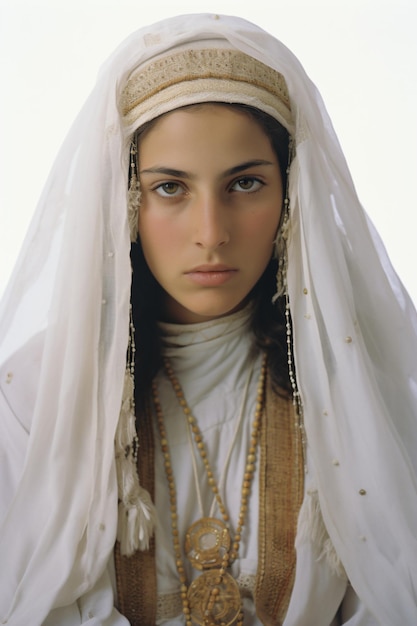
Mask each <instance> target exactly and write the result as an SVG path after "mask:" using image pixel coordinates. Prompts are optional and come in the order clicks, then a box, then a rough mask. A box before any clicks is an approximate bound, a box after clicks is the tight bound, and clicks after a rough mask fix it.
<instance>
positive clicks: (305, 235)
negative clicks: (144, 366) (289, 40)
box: [0, 15, 417, 626]
mask: <svg viewBox="0 0 417 626" xmlns="http://www.w3.org/2000/svg"><path fill="white" fill-rule="evenodd" d="M213 36H214V37H220V38H226V39H227V40H229V41H230V43H231V44H232V45H234V46H235V47H236V48H237V49H240V50H242V51H243V52H245V53H246V54H249V55H251V56H253V57H255V58H257V59H258V60H260V61H262V62H263V63H265V64H266V65H269V66H271V67H273V68H274V69H276V70H277V71H279V72H280V73H282V74H283V75H284V76H285V78H286V81H287V85H288V90H289V93H290V98H291V105H292V111H293V115H294V123H295V140H296V151H297V157H296V159H295V161H294V162H293V165H292V171H291V175H290V198H291V207H292V208H291V211H292V214H291V231H290V241H289V272H288V283H289V296H290V303H291V314H292V320H293V325H294V353H295V361H296V367H297V375H298V384H299V388H300V391H301V395H302V398H303V403H304V419H305V426H306V432H307V438H308V444H309V454H310V455H311V460H312V464H313V466H314V470H315V475H316V477H317V486H318V491H319V497H320V504H321V508H322V512H323V517H324V521H325V524H326V527H327V529H328V532H329V534H330V537H331V539H332V542H333V544H334V546H335V549H336V551H337V553H338V555H339V556H340V558H341V560H342V562H343V565H344V567H345V569H346V572H347V574H348V577H349V579H350V580H351V582H352V584H353V586H354V588H355V590H356V592H357V594H358V595H359V597H360V598H361V599H362V600H363V601H364V603H365V604H366V605H367V606H368V608H369V610H370V611H371V612H372V613H373V614H374V615H375V616H376V618H377V619H378V620H379V621H380V623H381V624H386V625H392V624H411V623H414V622H415V621H416V620H417V536H416V535H417V531H416V527H417V479H416V475H417V454H416V451H417V415H416V412H417V357H416V354H417V341H416V329H417V321H416V314H415V311H414V308H413V306H412V304H411V301H410V299H409V297H408V295H407V294H406V292H405V290H404V289H403V287H402V285H401V283H400V281H399V280H398V278H397V276H396V274H395V273H394V271H393V269H392V268H391V265H390V262H389V260H388V258H387V255H386V253H385V250H384V248H383V246H382V244H381V242H380V240H379V238H378V236H377V234H376V233H375V230H374V229H373V227H372V225H371V224H370V223H369V220H368V219H367V217H366V216H365V214H364V212H363V210H362V208H361V206H360V203H359V201H358V199H357V196H356V193H355V189H354V186H353V183H352V181H351V178H350V175H349V172H348V169H347V166H346V163H345V160H344V157H343V155H342V152H341V150H340V147H339V144H338V141H337V139H336V137H335V134H334V132H333V129H332V126H331V122H330V120H329V118H328V116H327V113H326V111H325V108H324V106H323V104H322V101H321V98H320V96H319V94H318V93H317V91H316V89H315V87H314V85H313V84H312V83H311V82H310V80H309V79H308V78H307V76H306V75H305V73H304V71H303V70H302V68H301V66H300V64H299V63H298V61H297V60H296V59H295V58H294V56H293V55H292V53H291V52H289V51H288V50H287V49H286V48H285V46H283V45H282V44H281V43H279V42H278V41H277V40H275V39H274V38H273V37H272V36H270V35H268V34H266V33H265V32H264V31H262V30H261V29H259V28H257V27H256V26H254V25H252V24H250V23H248V22H246V21H244V20H241V19H237V18H231V17H223V16H220V17H219V16H213V15H191V16H184V17H178V18H174V19H169V20H166V21H163V22H161V23H160V24H158V25H154V26H152V27H149V28H145V29H143V30H140V31H138V32H137V33H134V34H133V35H132V36H131V37H129V38H128V39H127V40H126V41H125V42H124V43H123V44H122V45H121V46H120V47H119V48H118V49H117V50H116V51H115V53H114V54H113V55H112V57H111V58H110V59H109V60H108V61H107V63H106V64H105V65H104V67H103V68H102V70H101V73H100V75H99V78H98V81H97V85H96V87H95V89H94V90H93V92H92V94H91V96H90V98H89V99H88V100H87V102H86V104H85V106H84V108H83V109H82V111H81V113H80V114H79V117H78V118H77V120H76V121H75V123H74V125H73V127H72V128H71V130H70V132H69V134H68V136H67V139H66V141H65V143H64V145H63V147H62V149H61V151H60V153H59V155H58V157H57V160H56V162H55V165H54V167H53V169H52V172H51V175H50V177H49V180H48V182H47V185H46V188H45V190H44V193H43V196H42V198H41V200H40V203H39V206H38V208H37V211H36V214H35V217H34V219H33V221H32V224H31V226H30V229H29V232H28V235H27V237H26V240H25V243H24V246H23V249H22V252H21V255H20V258H19V260H18V263H17V266H16V268H15V271H14V274H13V276H12V278H11V281H10V283H9V286H8V288H7V290H6V293H5V295H4V298H3V301H2V305H1V311H0V346H1V347H0V368H1V369H2V371H4V372H8V373H9V374H8V378H7V381H6V382H4V380H3V379H2V382H1V389H2V392H3V394H0V402H1V403H2V404H1V411H2V415H1V418H0V441H1V443H0V445H1V451H0V454H1V457H0V459H1V462H2V463H3V465H4V468H5V469H4V471H3V468H2V469H1V471H2V472H3V477H4V481H3V482H4V484H6V483H7V485H8V486H9V488H8V490H7V493H6V496H5V497H3V493H2V494H1V499H2V502H1V510H0V515H1V517H0V523H1V527H0V563H1V566H0V620H1V619H7V620H8V624H13V625H14V626H21V625H22V624H29V623H33V624H35V623H36V624H40V623H42V621H43V620H44V619H45V616H46V615H48V613H49V612H50V611H51V610H52V609H53V608H55V607H59V606H65V605H66V604H70V603H72V602H74V601H75V600H76V598H78V597H79V596H81V595H82V594H84V593H85V592H87V591H88V590H89V589H90V588H91V587H92V586H93V585H94V583H95V582H96V581H97V580H98V578H99V577H100V575H101V574H102V572H103V571H104V569H105V567H106V564H107V562H108V559H109V558H110V557H111V553H112V550H113V546H114V541H115V536H116V526H117V484H116V471H115V462H114V443H113V442H114V434H115V430H116V426H117V421H118V416H119V410H120V403H121V397H122V387H123V376H124V369H125V358H126V347H127V341H128V319H129V298H130V259H129V251H130V239H129V228H128V223H127V213H126V204H127V200H126V195H127V171H128V144H129V138H128V137H126V136H125V131H124V129H123V126H122V121H121V116H120V113H119V109H118V102H119V98H120V94H121V90H122V89H123V87H124V85H125V82H126V79H127V77H128V75H129V73H130V71H131V70H132V69H133V68H134V67H136V66H137V65H139V64H140V63H142V62H144V61H146V60H149V59H150V58H152V57H153V56H155V55H157V54H158V53H160V52H162V51H164V50H166V49H168V48H170V47H174V46H176V45H180V44H181V43H185V42H189V41H193V40H198V39H201V38H202V37H208V38H213ZM28 346H32V347H34V350H35V352H36V354H37V357H36V359H33V361H31V360H30V359H29V360H28V359H27V358H26V357H25V355H26V353H27V350H28ZM15 365H16V368H15V370H14V369H13V367H14V366H15ZM4 368H6V369H4ZM14 371H16V374H15V378H16V379H18V378H19V376H18V372H19V371H20V372H21V376H22V375H24V380H25V385H23V386H22V388H21V389H22V391H21V393H27V394H29V395H30V394H32V395H33V398H34V400H33V403H32V405H31V406H33V413H32V415H30V416H29V418H30V419H31V422H32V424H31V428H30V435H29V432H28V430H29V429H28V425H27V423H26V422H27V419H28V416H26V417H25V416H23V415H20V414H19V412H18V410H17V407H16V406H13V403H12V402H11V401H10V399H8V395H7V394H8V392H9V389H11V388H12V386H13V384H14V379H13V375H14V374H13V373H14ZM24 390H26V391H24Z"/></svg>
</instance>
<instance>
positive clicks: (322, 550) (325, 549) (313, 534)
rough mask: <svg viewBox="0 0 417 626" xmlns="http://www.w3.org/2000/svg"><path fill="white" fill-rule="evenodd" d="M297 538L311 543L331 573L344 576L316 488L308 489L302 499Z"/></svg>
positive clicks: (319, 558)
mask: <svg viewBox="0 0 417 626" xmlns="http://www.w3.org/2000/svg"><path fill="white" fill-rule="evenodd" d="M298 539H299V541H301V542H310V543H312V544H313V545H314V546H315V547H316V549H317V551H318V554H319V556H318V560H319V561H320V560H321V559H324V560H325V561H326V563H327V565H328V566H329V568H330V571H331V572H332V574H335V575H337V576H339V577H341V578H346V572H345V569H344V567H343V564H342V562H341V560H340V558H339V556H338V554H337V552H336V550H335V547H334V545H333V543H332V540H331V539H330V537H329V534H328V532H327V529H326V526H325V524H324V521H323V515H322V512H321V507H320V501H319V496H318V491H317V490H312V489H311V490H308V492H307V494H306V497H305V499H304V502H303V505H302V507H301V510H300V515H299V518H298Z"/></svg>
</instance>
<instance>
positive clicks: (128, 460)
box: [115, 370, 156, 556]
mask: <svg viewBox="0 0 417 626" xmlns="http://www.w3.org/2000/svg"><path fill="white" fill-rule="evenodd" d="M133 389H134V387H133V380H132V376H131V373H130V371H129V370H126V374H125V381H124V388H123V397H122V406H121V409H120V416H119V423H118V426H117V431H116V437H115V452H116V467H117V483H118V493H119V521H118V528H117V540H118V541H119V543H120V553H121V554H122V555H124V556H131V555H132V554H133V553H134V552H136V550H147V549H148V548H149V541H150V539H151V537H152V535H153V532H154V528H155V520H156V512H155V506H154V504H153V502H152V499H151V496H150V495H149V493H148V491H146V489H144V488H143V487H141V486H140V483H139V476H138V472H137V464H136V461H137V454H138V446H139V442H138V438H137V434H136V427H135V411H134V400H133Z"/></svg>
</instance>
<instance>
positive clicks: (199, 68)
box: [120, 42, 292, 133]
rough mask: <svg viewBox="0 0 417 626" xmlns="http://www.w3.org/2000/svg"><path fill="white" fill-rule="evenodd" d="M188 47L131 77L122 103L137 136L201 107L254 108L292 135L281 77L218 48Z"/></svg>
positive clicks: (245, 57)
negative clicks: (166, 117)
mask: <svg viewBox="0 0 417 626" xmlns="http://www.w3.org/2000/svg"><path fill="white" fill-rule="evenodd" d="M203 43H205V45H204V47H202V48H201V49H199V48H198V47H193V48H190V47H185V48H184V47H183V48H181V49H177V50H176V51H175V52H174V53H171V54H168V55H167V54H165V55H163V56H160V57H158V58H156V59H153V60H152V61H151V62H149V63H148V64H147V65H145V66H141V67H140V68H137V69H136V70H135V71H134V72H133V73H132V74H131V75H130V77H129V79H128V81H127V84H126V87H125V89H124V90H123V93H122V97H121V103H120V105H121V112H122V115H123V119H124V123H125V125H126V126H128V127H132V131H133V130H136V129H137V128H139V127H140V126H142V124H144V123H145V122H148V121H150V120H152V119H154V118H155V117H158V116H159V115H162V114H163V113H167V112H168V111H172V110H174V109H177V108H179V107H182V106H187V105H190V104H197V103H202V102H225V103H229V104H232V103H239V104H247V105H249V106H253V107H255V108H257V109H260V110H261V111H264V112H265V113H268V114H269V115H271V116H272V117H274V118H275V119H277V120H278V121H279V122H280V123H281V124H282V125H283V126H284V127H285V128H286V129H287V130H288V131H289V132H290V133H291V132H292V115H291V107H290V98H289V95H288V89H287V85H286V82H285V79H284V77H283V76H282V74H279V73H278V72H277V71H275V70H274V69H272V68H270V67H268V66H267V65H265V64H264V63H261V62H260V61H257V60H256V59H254V58H252V57H250V56H248V55H247V54H244V53H243V52H240V51H239V50H235V49H232V48H228V47H225V46H226V43H223V44H222V46H221V45H220V44H219V42H216V47H209V45H210V44H209V43H208V42H203Z"/></svg>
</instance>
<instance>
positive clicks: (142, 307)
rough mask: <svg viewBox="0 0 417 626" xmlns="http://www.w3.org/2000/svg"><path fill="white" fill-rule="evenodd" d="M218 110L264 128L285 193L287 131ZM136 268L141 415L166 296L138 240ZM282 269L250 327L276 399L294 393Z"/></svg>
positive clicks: (258, 117)
mask: <svg viewBox="0 0 417 626" xmlns="http://www.w3.org/2000/svg"><path fill="white" fill-rule="evenodd" d="M190 106H193V107H195V106H199V105H190ZM219 106H227V107H231V108H234V109H237V110H239V111H242V112H245V113H246V114H247V115H250V117H251V118H252V119H254V120H255V121H256V122H257V123H258V124H259V126H260V127H261V128H262V130H263V131H264V132H265V134H266V135H267V136H268V138H269V140H270V142H271V145H272V147H273V149H274V152H275V154H276V156H277V159H278V163H279V166H280V170H281V176H282V183H283V189H284V190H285V189H286V185H287V167H288V160H289V134H288V131H287V130H286V129H285V128H284V127H283V126H282V125H281V124H280V123H279V122H278V121H277V120H275V119H274V118H273V117H271V116H269V115H267V114H266V113H263V112H262V111H260V110H258V109H255V108H253V107H250V106H247V105H243V104H223V103H219ZM187 108H188V107H187ZM157 119H160V118H156V119H154V120H152V121H151V122H148V123H147V124H145V125H144V126H142V127H141V128H140V129H139V131H138V132H137V136H136V137H137V142H140V138H141V137H143V135H144V133H146V132H147V131H148V130H149V129H150V128H152V126H153V125H154V123H155V122H156V120H157ZM138 145H139V144H138ZM131 262H132V270H133V274H132V292H131V301H132V315H133V323H134V326H135V332H136V336H135V340H136V355H137V356H136V365H135V371H136V374H135V396H136V397H135V400H136V405H137V407H138V409H139V411H141V410H143V409H144V407H145V406H146V403H147V401H148V398H149V390H150V386H151V382H152V379H153V378H154V376H155V375H156V373H157V371H158V370H159V368H160V367H161V362H162V350H161V340H160V336H159V331H158V326H157V320H158V316H159V314H160V311H161V306H162V295H163V291H162V288H161V287H160V285H159V283H158V282H157V281H156V279H155V278H154V276H153V274H152V273H151V271H150V269H149V267H148V265H147V263H146V261H145V258H144V255H143V252H142V247H141V245H140V241H139V239H138V240H137V241H136V242H135V243H133V244H132V247H131ZM277 266H278V261H277V260H276V259H271V260H270V262H269V264H268V266H267V267H266V269H265V270H264V273H263V274H262V276H261V277H260V279H259V280H258V282H257V284H256V285H255V286H254V287H253V289H252V291H251V293H250V294H249V298H248V299H250V300H252V301H253V316H252V323H251V327H252V331H253V333H254V336H255V340H256V344H257V346H258V347H259V348H260V349H261V350H263V351H264V352H266V354H267V357H268V367H269V372H270V375H271V379H272V383H273V387H274V389H275V391H276V392H277V393H281V394H282V393H289V392H290V389H291V387H290V382H289V377H288V366H287V340H286V325H285V323H286V320H285V301H284V299H283V297H281V298H278V299H277V300H276V301H274V302H273V296H274V294H275V292H276V274H277Z"/></svg>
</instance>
